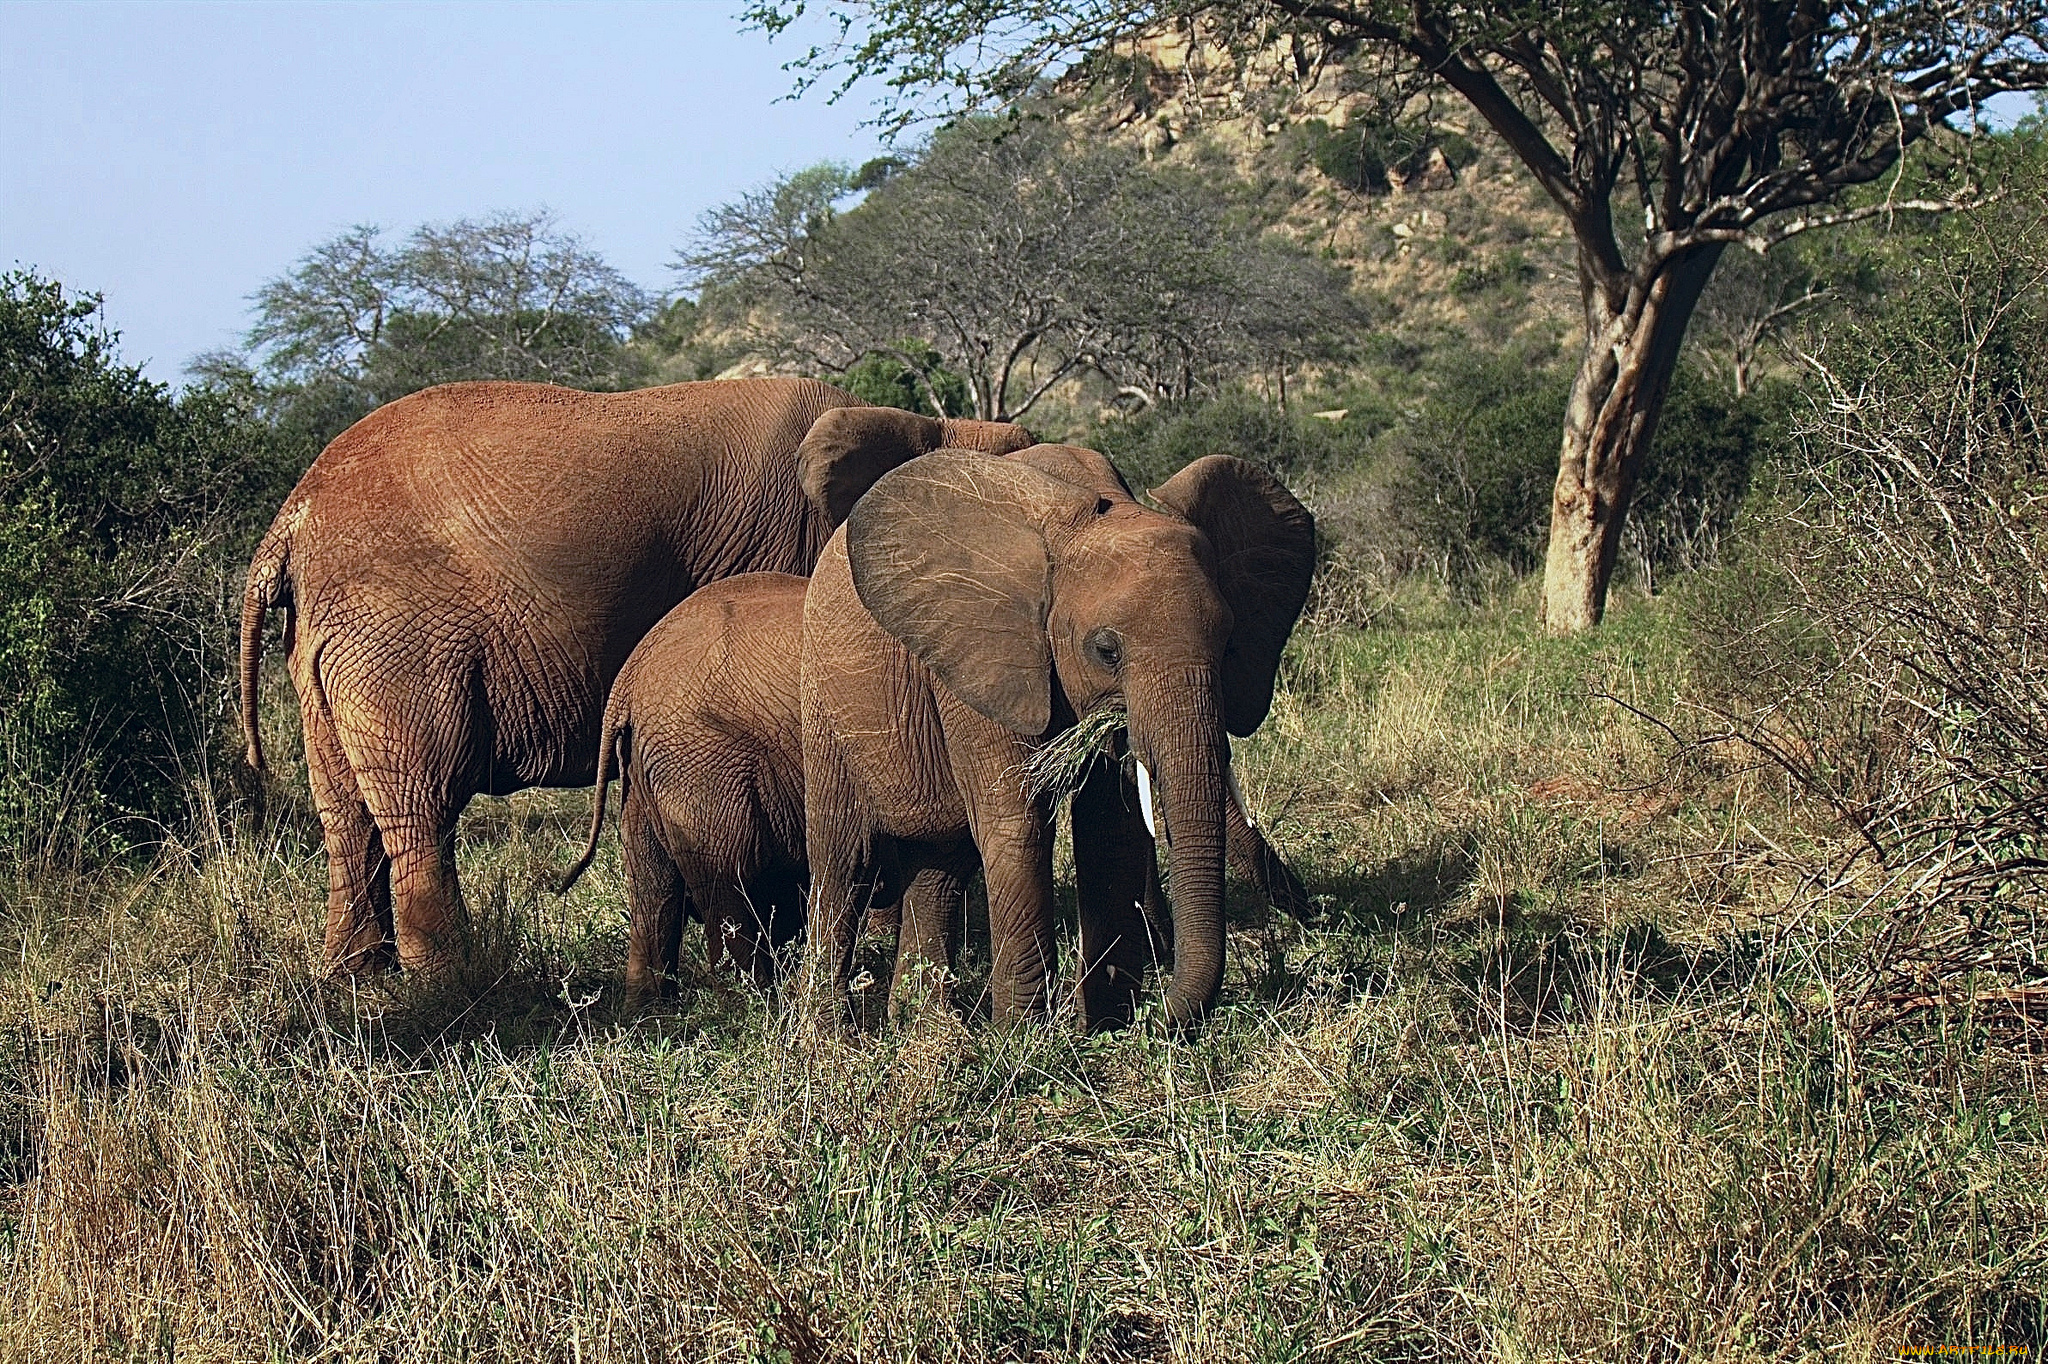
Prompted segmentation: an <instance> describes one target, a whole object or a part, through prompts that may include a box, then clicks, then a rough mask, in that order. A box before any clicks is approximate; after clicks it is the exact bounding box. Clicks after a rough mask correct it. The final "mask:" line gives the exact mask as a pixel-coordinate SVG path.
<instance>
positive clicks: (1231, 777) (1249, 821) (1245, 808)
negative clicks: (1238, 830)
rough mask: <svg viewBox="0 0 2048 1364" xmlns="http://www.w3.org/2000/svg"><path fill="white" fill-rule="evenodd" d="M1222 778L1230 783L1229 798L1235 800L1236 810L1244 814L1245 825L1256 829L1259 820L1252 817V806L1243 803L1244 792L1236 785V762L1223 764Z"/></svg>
mask: <svg viewBox="0 0 2048 1364" xmlns="http://www.w3.org/2000/svg"><path fill="white" fill-rule="evenodd" d="M1223 780H1224V781H1226V782H1228V783H1229V784H1230V798H1231V799H1232V800H1234V801H1236V802H1237V812H1238V813H1239V814H1241V815H1243V816H1244V822H1245V825H1246V827H1248V828H1252V829H1257V828H1258V827H1259V821H1258V820H1256V819H1254V818H1252V807H1251V806H1249V805H1247V804H1245V803H1244V792H1243V791H1241V790H1239V789H1238V786H1237V764H1236V763H1225V764H1224V766H1223Z"/></svg>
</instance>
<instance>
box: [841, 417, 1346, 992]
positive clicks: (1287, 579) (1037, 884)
mask: <svg viewBox="0 0 2048 1364" xmlns="http://www.w3.org/2000/svg"><path fill="white" fill-rule="evenodd" d="M1081 456H1088V457H1090V458H1094V459H1099V456H1093V454H1092V452H1079V454H1077V455H1073V456H1067V455H1059V454H1048V455H1047V456H1046V457H1045V460H1051V461H1054V462H1058V461H1060V460H1066V459H1069V458H1075V459H1078V458H1080V457H1081ZM1045 460H1040V461H1036V462H1038V463H1041V464H1043V463H1045ZM1032 462H1033V461H1019V460H1017V459H1010V460H993V459H988V458H985V457H981V456H977V455H973V454H967V453H963V452H952V451H946V452H941V453H938V454H935V455H931V456H927V457H925V458H923V459H920V460H916V461H912V462H911V463H909V464H907V465H904V466H902V467H901V468H899V469H897V470H895V471H894V472H892V473H890V474H887V475H885V476H883V477H882V479H881V480H880V481H878V482H877V483H876V485H875V487H874V488H873V490H872V491H870V492H869V493H868V494H867V496H866V497H864V498H863V499H861V501H860V502H859V504H858V505H857V506H855V507H854V509H853V512H852V514H851V516H850V517H849V518H848V520H847V522H846V524H845V525H844V526H843V527H842V528H841V530H840V531H839V533H838V534H836V535H835V536H834V538H833V540H832V542H831V544H830V545H828V546H827V548H826V551H825V553H824V554H823V555H822V556H821V557H820V559H819V562H818V566H817V569H816V572H815V576H814V577H813V579H812V582H811V589H810V592H809V595H808V598H807V600H806V604H805V615H804V643H803V680H802V707H803V726H804V764H805V786H806V807H807V822H808V847H809V854H810V863H811V871H812V876H813V888H812V900H811V905H812V908H811V925H812V933H813V942H814V951H813V959H814V960H815V961H816V963H817V970H818V986H819V988H820V989H821V990H822V991H823V992H824V993H825V994H826V996H827V997H828V998H830V999H840V998H843V997H844V990H845V986H846V982H847V979H848V975H849V972H850V967H851V952H852V943H853V933H854V928H855V925H856V924H857V921H858V918H859V915H860V914H861V913H862V912H864V909H865V907H866V905H867V904H868V903H870V902H871V901H872V899H873V897H874V896H875V893H876V888H877V886H878V885H881V884H885V883H888V882H892V881H893V882H896V883H899V884H900V882H901V880H902V879H903V878H904V877H906V876H910V875H914V874H916V873H917V872H918V871H920V870H922V869H924V868H927V867H935V866H936V867H954V866H958V865H960V864H961V863H962V862H964V861H966V860H967V859H969V858H971V857H972V856H973V855H974V853H975V852H976V851H977V850H978V852H979V855H980V859H981V861H982V863H983V868H984V874H985V876H986V879H987V885H988V901H989V925H990V938H991V943H992V946H993V950H994V961H993V971H992V979H991V993H992V996H993V1000H992V1003H993V1012H994V1013H995V1014H996V1016H997V1017H999V1018H1007V1017H1016V1016H1019V1015H1024V1014H1029V1013H1034V1012H1038V1011H1042V1010H1043V1009H1044V1008H1046V1007H1047V1006H1048V1004H1049V1002H1050V994H1049V991H1050V987H1051V982H1052V978H1053V967H1054V962H1053V941H1052V866H1051V855H1052V838H1051V829H1050V815H1051V811H1050V808H1049V802H1048V801H1047V800H1046V799H1045V798H1044V797H1037V798H1034V797H1032V796H1031V795H1029V794H1028V793H1027V792H1026V791H1025V789H1024V787H1023V785H1022V783H1020V781H1019V780H1018V773H1019V771H1020V769H1021V768H1022V766H1023V764H1024V762H1025V760H1026V759H1027V758H1028V756H1029V754H1030V753H1031V751H1032V750H1033V749H1034V748H1035V747H1036V746H1037V745H1039V744H1041V743H1043V742H1044V741H1045V740H1046V739H1048V738H1049V737H1051V736H1052V735H1053V734H1055V733H1057V732H1059V731H1060V730H1062V729H1064V728H1066V727H1067V726H1069V725H1071V724H1072V723H1074V721H1075V719H1076V717H1078V716H1080V715H1084V714H1087V713H1089V712H1090V711H1092V710H1093V709H1095V708H1096V707H1098V706H1102V705H1105V704H1109V703H1110V702H1112V701H1119V700H1120V701H1121V702H1122V703H1123V704H1124V706H1125V708H1126V709H1127V711H1128V713H1129V717H1130V718H1129V723H1128V736H1129V743H1130V747H1131V750H1132V753H1133V754H1134V756H1135V757H1136V758H1137V760H1138V762H1139V763H1140V764H1141V766H1140V772H1141V773H1143V772H1145V771H1146V770H1147V769H1149V771H1150V773H1151V774H1152V777H1151V778H1149V779H1148V788H1149V787H1150V783H1151V782H1152V781H1156V782H1158V783H1159V787H1158V791H1159V800H1158V802H1157V806H1158V810H1159V818H1160V823H1161V827H1160V832H1161V834H1162V836H1163V837H1164V839H1165V840H1166V841H1167V843H1168V844H1169V846H1170V849H1171V864H1170V875H1171V880H1170V886H1171V890H1172V895H1173V901H1174V909H1175V913H1174V939H1175V951H1174V957H1175V972H1174V978H1173V981H1172V983H1171V985H1170V986H1169V988H1168V990H1167V995H1166V1012H1167V1016H1168V1018H1169V1020H1170V1021H1171V1022H1173V1023H1175V1024H1184V1023H1188V1022H1191V1021H1193V1020H1194V1019H1196V1018H1199V1017H1200V1016H1201V1014H1202V1013H1203V1012H1204V1011H1205V1010H1206V1009H1207V1008H1208V1006H1209V1003H1210V1001H1211V1000H1212V999H1213V998H1214V995H1215V991H1216V987H1217V984H1218V983H1219V981H1220V979H1221V974H1222V965H1223V917H1222V876H1223V866H1224V860H1225V849H1226V845H1227V843H1228V833H1227V824H1228V817H1227V815H1226V810H1227V809H1228V808H1229V807H1230V806H1231V805H1232V801H1231V800H1230V798H1229V794H1228V792H1229V787H1230V781H1229V777H1228V768H1229V739H1228V735H1229V734H1231V733H1237V734H1247V733H1250V732H1251V730H1252V729H1253V728H1255V727H1256V726H1257V725H1258V723H1259V722H1260V721H1261V720H1263V719H1264V717H1265V713H1266V710H1267V708H1268V707H1269V706H1270V704H1271V699H1272V685H1273V676H1274V673H1275V672H1276V671H1277V667H1278V663H1279V656H1280V650H1281V648H1282V647H1283V646H1284V644H1285V642H1286V637H1287V634H1288V632H1289V631H1290V630H1291V629H1292V627H1293V624H1294V621H1295V618H1296V617H1297V616H1298V615H1299V613H1300V610H1301V605H1302V602H1303V600H1304V598H1305V597H1306V594H1307V589H1308V580H1309V575H1310V572H1311V571H1312V569H1313V563H1314V527H1313V522H1312V521H1311V520H1310V518H1309V516H1308V513H1307V512H1306V511H1305V510H1304V509H1303V508H1302V507H1301V505H1300V503H1299V502H1298V501H1296V500H1295V499H1294V498H1293V497H1292V495H1291V494H1289V493H1288V492H1287V491H1286V489H1285V488H1284V487H1282V486H1280V484H1279V483H1278V482H1277V480H1274V479H1273V478H1272V476H1271V475H1269V474H1267V473H1265V472H1264V471H1263V470H1260V469H1258V468H1257V467H1256V466H1253V465H1249V464H1246V463H1244V462H1243V461H1240V460H1234V459H1229V458H1227V457H1223V456H1211V457H1209V458H1207V459H1204V460H1198V461H1196V463H1195V464H1193V465H1190V466H1189V467H1188V468H1187V469H1186V470H1183V471H1182V472H1181V473H1180V474H1178V475H1176V476H1175V477H1174V479H1172V480H1169V482H1168V483H1167V484H1166V485H1164V486H1162V487H1161V488H1160V489H1157V490H1155V492H1154V494H1153V495H1154V497H1155V499H1156V500H1158V501H1159V502H1160V503H1161V504H1162V506H1163V507H1166V508H1169V509H1170V510H1163V511H1162V510H1153V509H1151V508H1147V507H1144V506H1141V505H1140V504H1138V503H1137V502H1136V501H1134V500H1133V499H1131V498H1130V497H1129V496H1128V495H1122V496H1119V495H1113V494H1112V493H1110V492H1108V491H1099V490H1090V489H1088V488H1085V487H1082V486H1077V485H1076V484H1075V483H1074V482H1071V481H1068V480H1067V478H1066V477H1065V476H1054V475H1053V474H1048V473H1046V472H1043V471H1042V469H1041V468H1033V467H1029V464H1030V463H1032ZM1083 462H1085V460H1084V461H1083ZM1110 789H1113V788H1112V787H1110V786H1108V785H1107V784H1105V786H1104V790H1105V792H1106V791H1108V790H1110ZM1084 794H1085V792H1084ZM1117 795H1118V799H1116V800H1115V801H1111V800H1109V799H1107V798H1106V797H1105V798H1104V799H1101V800H1099V801H1097V802H1095V803H1094V804H1092V805H1089V806H1085V807H1084V806H1083V805H1081V804H1080V803H1079V800H1078V798H1077V807H1076V814H1075V819H1076V828H1077V830H1082V829H1084V828H1086V829H1097V830H1102V829H1105V827H1106V826H1107V825H1109V824H1110V823H1111V822H1112V821H1114V820H1115V819H1117V818H1122V819H1123V820H1124V821H1125V822H1128V821H1129V820H1130V819H1131V818H1134V816H1131V815H1129V814H1128V813H1125V814H1122V815H1121V816H1120V815H1119V814H1118V811H1117V807H1120V806H1122V804H1123V802H1122V800H1121V798H1120V797H1121V792H1120V791H1119V792H1117ZM1104 841H1105V843H1106V844H1112V843H1113V844H1114V845H1115V846H1118V847H1121V848H1126V849H1127V848H1129V847H1132V846H1135V840H1134V839H1133V838H1131V837H1129V836H1128V835H1127V834H1126V833H1123V832H1117V833H1115V834H1114V836H1113V837H1105V839H1104ZM1076 853H1077V865H1082V866H1084V867H1085V863H1082V862H1081V858H1082V850H1081V843H1080V840H1079V839H1078V838H1077V843H1076ZM1120 856H1122V857H1123V865H1124V866H1125V867H1126V868H1128V869H1135V868H1136V867H1137V866H1138V863H1137V861H1136V859H1134V858H1130V857H1128V856H1124V855H1122V854H1120ZM1146 860H1147V861H1148V862H1149V856H1148V858H1147V859H1146ZM1085 875H1086V872H1085V870H1084V876H1085ZM1099 879H1100V878H1098V880H1099ZM1142 891H1143V887H1142V884H1139V885H1137V886H1135V887H1133V886H1131V885H1128V884H1124V885H1116V886H1109V887H1104V886H1101V885H1097V886H1096V887H1095V888H1094V890H1093V891H1092V892H1091V891H1090V889H1089V888H1088V886H1087V885H1086V883H1085V882H1084V886H1083V894H1082V896H1081V897H1080V898H1081V907H1082V924H1081V930H1082V952H1083V954H1084V957H1085V958H1086V961H1087V965H1086V967H1085V973H1086V974H1090V975H1092V974H1094V973H1096V972H1098V971H1100V972H1101V973H1102V974H1103V975H1105V976H1106V977H1108V978H1109V980H1110V983H1111V988H1110V989H1109V991H1108V996H1107V998H1105V999H1104V1000H1103V1001H1102V1003H1103V1007H1104V1008H1105V1009H1107V1010H1114V1009H1116V1008H1117V1007H1118V1001H1119V999H1121V1000H1122V1001H1123V1002H1124V1003H1126V1004H1127V1003H1128V1000H1129V998H1130V997H1131V994H1132V992H1133V991H1134V990H1135V988H1136V979H1137V978H1138V977H1141V976H1142V960H1143V956H1144V955H1145V953H1144V947H1143V941H1142V939H1143V931H1144V930H1143V924H1142V921H1141V920H1140V919H1139V917H1138V915H1137V912H1136V911H1137V907H1138V904H1139V901H1140V898H1141V897H1142ZM1091 1013H1093V1008H1092V1006H1091Z"/></svg>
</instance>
